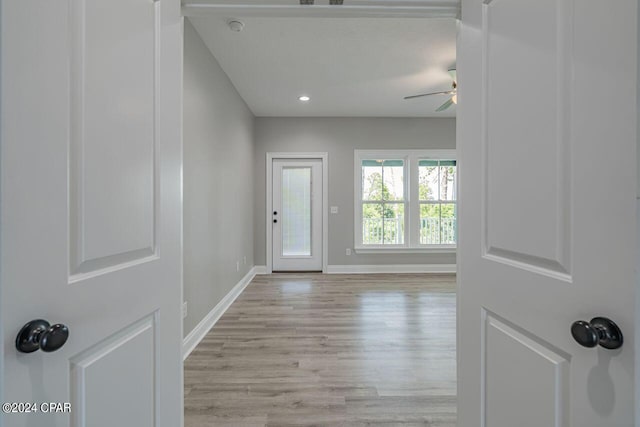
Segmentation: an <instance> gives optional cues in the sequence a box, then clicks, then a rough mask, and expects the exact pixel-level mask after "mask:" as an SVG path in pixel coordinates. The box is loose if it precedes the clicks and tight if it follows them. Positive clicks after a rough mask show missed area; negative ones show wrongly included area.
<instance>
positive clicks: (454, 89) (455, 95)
mask: <svg viewBox="0 0 640 427" xmlns="http://www.w3.org/2000/svg"><path fill="white" fill-rule="evenodd" d="M449 75H451V79H453V82H452V83H451V90H445V91H442V92H433V93H422V94H420V95H411V96H405V97H404V99H413V98H420V97H422V96H430V95H451V98H449V99H448V100H447V101H445V103H444V104H442V105H441V106H439V107H438V109H437V110H436V111H444V110H446V109H447V108H449V107H451V106H452V105H453V104H457V103H458V81H457V80H458V79H457V78H456V69H455V68H452V69H450V70H449Z"/></svg>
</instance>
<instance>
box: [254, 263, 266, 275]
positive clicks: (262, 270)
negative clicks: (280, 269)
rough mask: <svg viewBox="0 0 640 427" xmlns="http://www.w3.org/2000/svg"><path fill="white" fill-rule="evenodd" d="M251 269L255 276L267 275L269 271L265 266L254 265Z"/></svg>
mask: <svg viewBox="0 0 640 427" xmlns="http://www.w3.org/2000/svg"><path fill="white" fill-rule="evenodd" d="M253 268H254V269H255V271H256V275H257V274H269V270H267V266H266V265H256V266H255V267H253Z"/></svg>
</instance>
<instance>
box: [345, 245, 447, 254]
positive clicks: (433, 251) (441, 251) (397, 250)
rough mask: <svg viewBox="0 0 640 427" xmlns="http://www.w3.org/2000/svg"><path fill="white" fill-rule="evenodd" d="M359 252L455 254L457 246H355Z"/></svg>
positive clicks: (355, 250)
mask: <svg viewBox="0 0 640 427" xmlns="http://www.w3.org/2000/svg"><path fill="white" fill-rule="evenodd" d="M354 252H355V253H357V254H455V253H456V252H457V248H456V247H455V246H443V247H437V248H436V247H434V248H355V249H354Z"/></svg>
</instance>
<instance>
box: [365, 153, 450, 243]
mask: <svg viewBox="0 0 640 427" xmlns="http://www.w3.org/2000/svg"><path fill="white" fill-rule="evenodd" d="M353 158H354V198H353V199H354V251H355V252H356V253H361V254H367V253H455V252H456V249H457V244H445V245H440V244H439V245H428V244H421V243H420V221H419V218H420V206H421V201H420V197H419V184H418V180H419V167H418V164H419V161H420V160H454V161H456V185H457V183H458V169H457V159H456V150H455V149H421V150H390V149H384V150H382V149H381V150H354V156H353ZM363 160H403V161H404V173H403V184H404V205H405V209H404V212H405V214H404V244H397V245H392V244H387V245H384V244H378V245H365V244H363V242H362V237H363V236H362V224H363V221H362V220H363V218H362V206H363V204H364V203H363V200H362V191H363V180H362V161H363ZM455 194H456V200H453V201H445V202H444V203H453V204H455V205H456V212H457V205H458V199H457V195H458V191H457V188H456V193H455ZM434 203H437V204H442V203H443V202H442V201H434ZM416 218H418V220H414V219H416ZM456 218H457V213H456Z"/></svg>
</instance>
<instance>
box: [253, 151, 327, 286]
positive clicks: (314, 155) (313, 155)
mask: <svg viewBox="0 0 640 427" xmlns="http://www.w3.org/2000/svg"><path fill="white" fill-rule="evenodd" d="M278 159H301V160H307V159H319V160H321V161H322V272H323V273H326V272H327V265H328V261H329V215H328V210H327V209H328V206H329V154H328V153H326V152H268V153H267V154H266V162H267V164H266V168H265V169H266V179H265V187H266V188H265V191H266V192H265V194H266V210H265V224H266V232H267V236H266V248H265V249H266V251H265V253H266V267H267V274H270V273H272V272H273V227H272V224H271V217H272V213H273V188H272V187H273V180H272V176H273V161H274V160H278Z"/></svg>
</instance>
